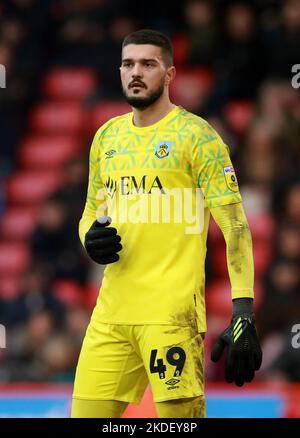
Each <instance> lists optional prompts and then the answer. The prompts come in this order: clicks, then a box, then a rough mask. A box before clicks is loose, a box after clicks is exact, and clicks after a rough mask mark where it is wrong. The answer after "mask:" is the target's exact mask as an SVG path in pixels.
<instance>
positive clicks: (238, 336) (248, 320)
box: [211, 316, 262, 386]
mask: <svg viewBox="0 0 300 438" xmlns="http://www.w3.org/2000/svg"><path fill="white" fill-rule="evenodd" d="M225 346H227V347H228V348H227V350H228V351H227V357H226V365H225V380H226V382H228V383H231V382H233V381H234V382H235V384H236V385H237V386H243V384H244V383H245V382H251V381H252V380H253V378H254V372H255V371H257V370H259V368H260V366H261V362H262V351H261V348H260V344H259V340H258V337H257V333H256V328H255V324H254V318H253V317H250V316H235V317H234V318H233V319H232V321H231V324H230V326H229V327H227V329H226V330H224V332H223V333H222V334H221V335H220V336H219V337H218V339H217V340H216V342H215V344H214V346H213V348H212V352H211V360H212V361H213V362H217V361H218V360H219V359H220V357H221V356H222V353H223V350H224V348H225Z"/></svg>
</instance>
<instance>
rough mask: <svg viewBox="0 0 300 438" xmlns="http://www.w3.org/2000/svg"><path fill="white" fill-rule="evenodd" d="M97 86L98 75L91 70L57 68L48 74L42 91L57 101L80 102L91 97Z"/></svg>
mask: <svg viewBox="0 0 300 438" xmlns="http://www.w3.org/2000/svg"><path fill="white" fill-rule="evenodd" d="M96 86H97V78H96V74H95V72H94V71H93V70H91V69H88V68H83V67H81V68H80V67H79V68H75V67H74V68H59V67H57V68H55V69H53V70H51V71H50V72H48V73H47V74H46V77H45V79H44V82H43V85H42V90H43V92H44V94H45V95H46V96H48V97H50V98H53V99H56V100H59V99H62V100H76V99H78V100H80V99H83V98H85V97H87V96H89V95H90V94H91V93H92V92H93V91H94V90H95V89H96Z"/></svg>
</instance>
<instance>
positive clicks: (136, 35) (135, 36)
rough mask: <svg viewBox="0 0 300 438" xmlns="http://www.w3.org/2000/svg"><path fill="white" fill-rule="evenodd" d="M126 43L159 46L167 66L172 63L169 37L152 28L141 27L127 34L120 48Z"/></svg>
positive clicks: (171, 48)
mask: <svg viewBox="0 0 300 438" xmlns="http://www.w3.org/2000/svg"><path fill="white" fill-rule="evenodd" d="M128 44H152V45H153V46H158V47H161V49H162V56H163V60H164V62H165V64H166V65H167V66H171V65H173V47H172V43H171V40H170V38H169V37H167V35H165V34H163V33H162V32H158V31H157V30H152V29H141V30H137V31H135V32H132V33H130V34H129V35H127V36H126V37H125V38H124V40H123V44H122V49H123V48H124V47H125V46H127V45H128Z"/></svg>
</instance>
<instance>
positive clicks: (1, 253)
mask: <svg viewBox="0 0 300 438" xmlns="http://www.w3.org/2000/svg"><path fill="white" fill-rule="evenodd" d="M29 261H30V252H29V250H28V247H27V245H25V244H23V243H16V242H6V241H4V242H0V277H1V276H4V275H5V276H7V275H20V274H22V273H23V272H24V271H25V269H26V268H27V267H28V264H29Z"/></svg>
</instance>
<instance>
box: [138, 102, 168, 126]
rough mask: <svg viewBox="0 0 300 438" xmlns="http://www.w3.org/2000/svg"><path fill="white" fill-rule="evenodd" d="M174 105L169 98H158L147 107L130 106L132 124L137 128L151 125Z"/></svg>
mask: <svg viewBox="0 0 300 438" xmlns="http://www.w3.org/2000/svg"><path fill="white" fill-rule="evenodd" d="M174 107H175V105H174V104H173V103H172V102H170V100H169V99H162V100H161V99H158V100H157V101H156V102H154V103H153V104H152V105H151V106H148V107H147V108H132V110H133V124H134V125H135V126H137V127H138V128H143V127H145V126H150V125H153V124H154V123H157V122H159V121H160V120H161V119H162V118H163V117H165V116H166V115H167V114H168V113H169V112H170V111H172V109H173V108H174Z"/></svg>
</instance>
